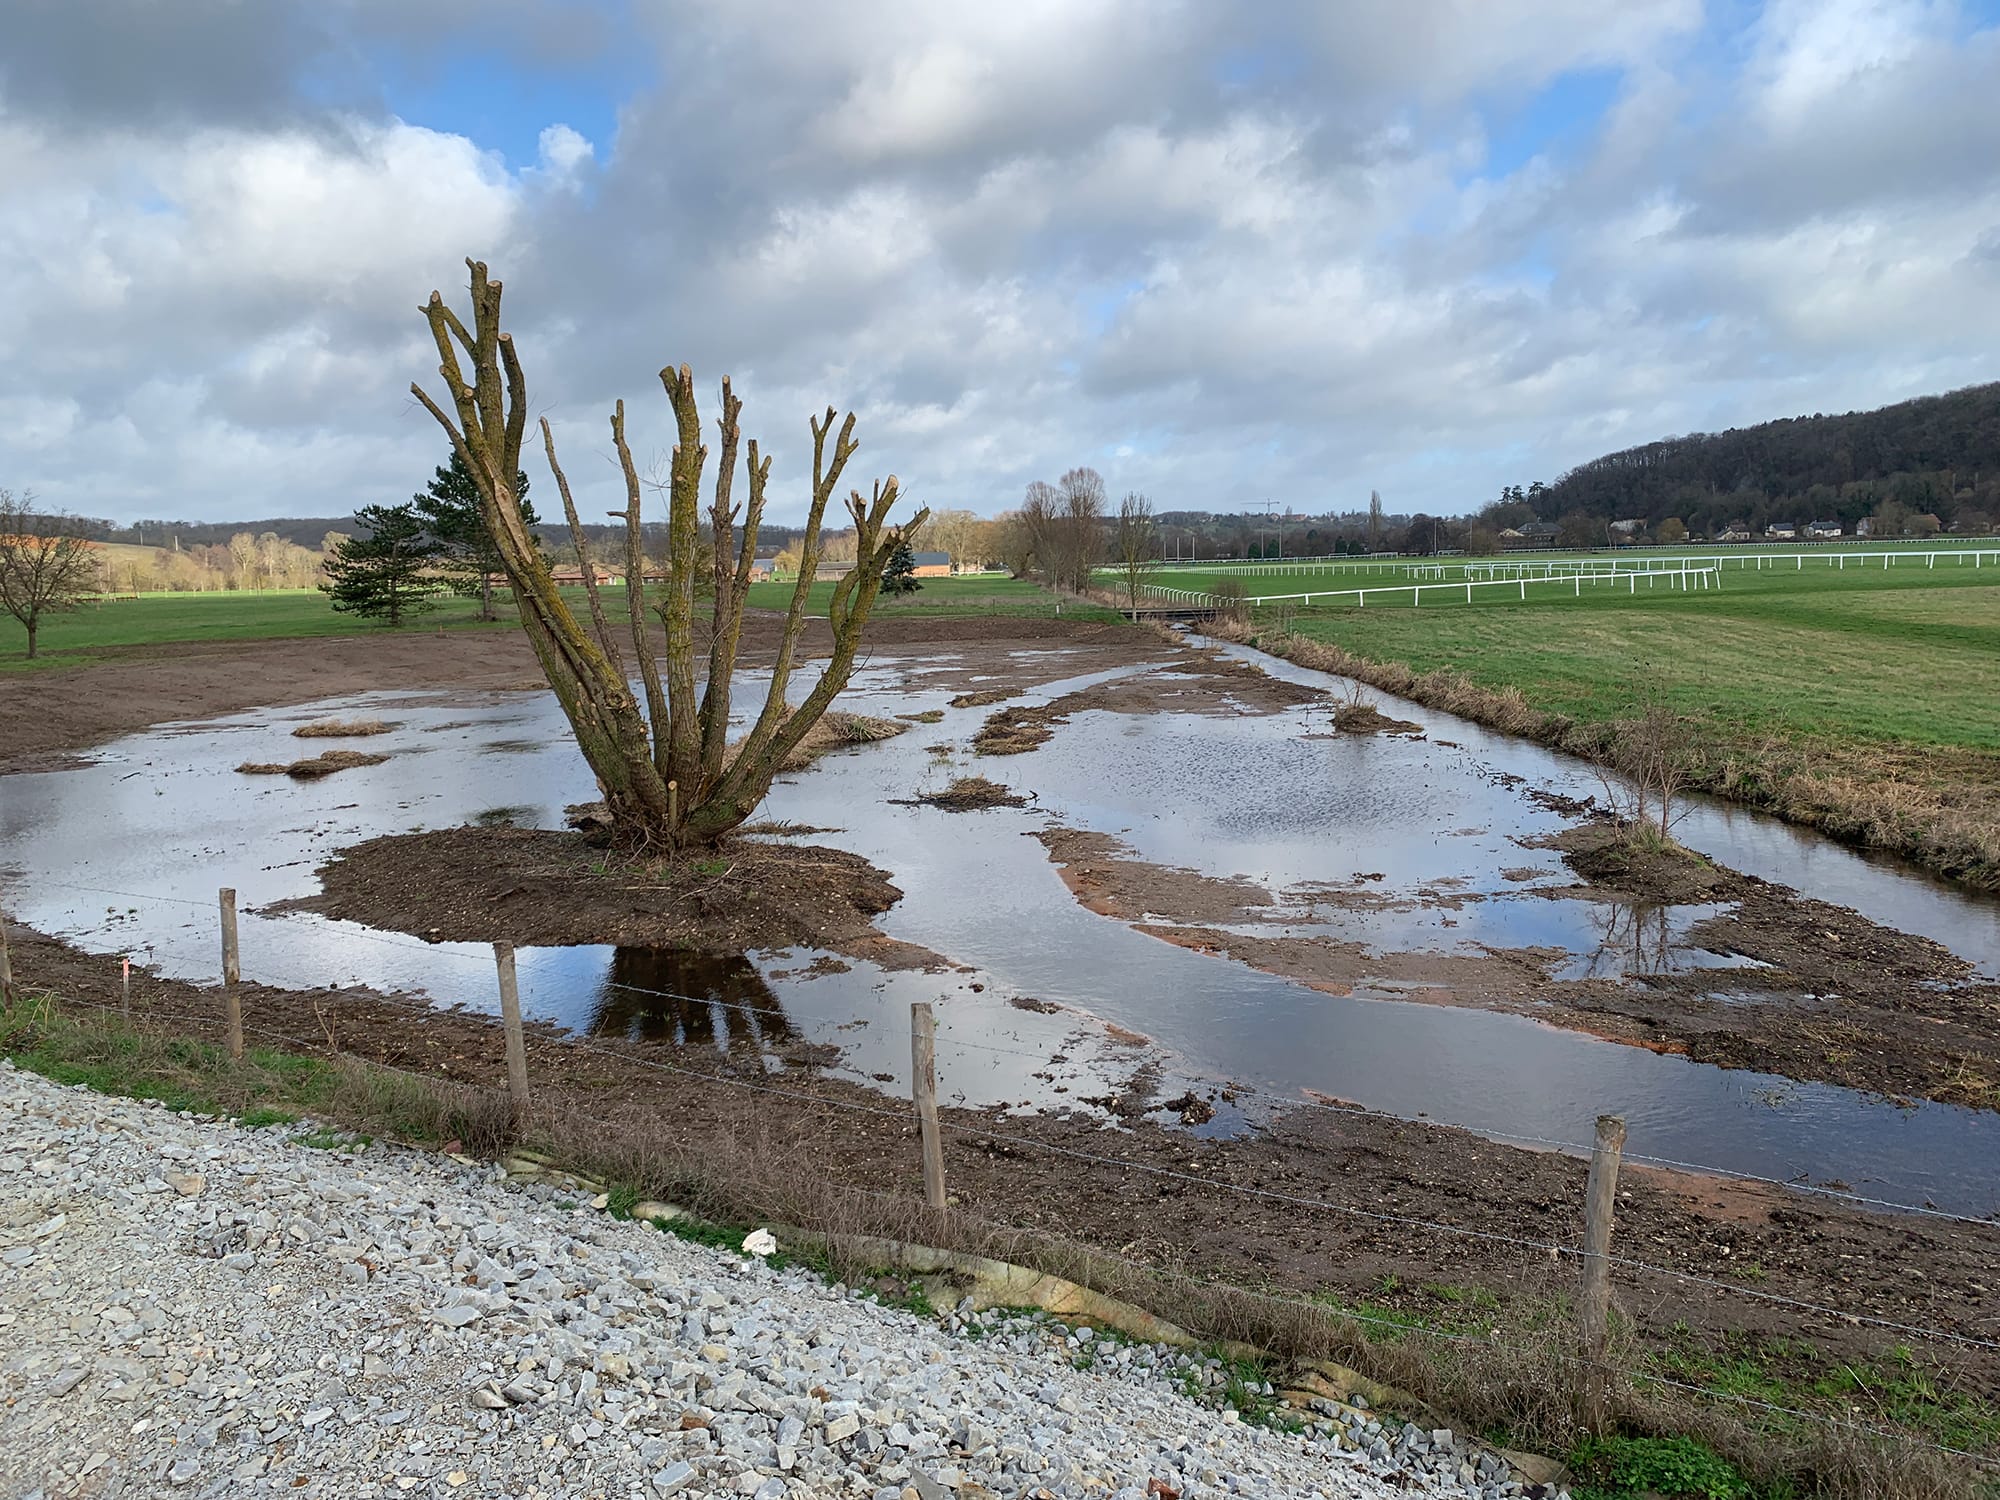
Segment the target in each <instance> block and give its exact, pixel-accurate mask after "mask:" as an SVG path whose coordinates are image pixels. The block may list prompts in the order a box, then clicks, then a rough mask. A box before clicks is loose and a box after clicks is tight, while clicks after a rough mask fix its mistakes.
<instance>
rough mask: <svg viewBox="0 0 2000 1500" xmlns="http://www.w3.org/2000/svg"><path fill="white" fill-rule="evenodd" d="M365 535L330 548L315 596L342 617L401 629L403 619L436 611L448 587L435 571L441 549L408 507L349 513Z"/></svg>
mask: <svg viewBox="0 0 2000 1500" xmlns="http://www.w3.org/2000/svg"><path fill="white" fill-rule="evenodd" d="M354 520H355V523H356V525H358V526H360V527H361V528H362V529H363V530H364V531H365V532H366V535H362V536H351V537H348V538H346V539H345V540H343V541H341V542H340V543H339V544H338V545H336V546H335V547H334V549H333V555H332V556H330V557H329V558H328V559H327V562H326V582H325V583H323V584H321V585H320V592H321V593H323V594H325V595H327V596H328V597H329V598H330V599H331V600H332V601H333V607H334V608H335V609H336V610H338V611H340V612H341V613H342V614H350V615H360V616H361V617H362V618H363V619H381V620H386V621H387V622H388V623H389V624H390V625H391V626H396V625H401V624H402V623H403V617H404V616H405V615H417V614H423V613H424V612H425V611H427V610H430V609H433V608H435V607H436V599H435V596H436V595H437V594H438V593H439V592H440V591H441V590H443V589H444V588H446V587H447V586H448V584H447V581H446V580H445V579H444V578H443V577H442V576H440V575H439V573H438V571H437V564H438V558H439V556H440V555H441V554H442V552H443V544H442V543H440V542H439V541H438V539H437V538H436V537H435V536H434V535H432V533H431V531H430V528H429V527H427V526H426V525H425V524H424V521H423V518H422V517H421V516H419V515H418V514H417V510H416V507H415V506H414V505H364V506H362V507H361V509H359V510H357V511H356V512H355V513H354Z"/></svg>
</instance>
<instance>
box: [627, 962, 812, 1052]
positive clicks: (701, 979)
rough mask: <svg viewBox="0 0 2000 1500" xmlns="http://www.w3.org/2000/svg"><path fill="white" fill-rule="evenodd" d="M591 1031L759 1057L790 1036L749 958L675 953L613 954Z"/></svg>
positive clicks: (789, 1027) (782, 1015)
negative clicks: (739, 1050)
mask: <svg viewBox="0 0 2000 1500" xmlns="http://www.w3.org/2000/svg"><path fill="white" fill-rule="evenodd" d="M715 1002H720V1004H717V1003H715ZM590 1030H591V1032H592V1034H593V1035H596V1036H622V1037H626V1038H629V1039H630V1040H632V1041H665V1042H674V1043H677V1044H680V1045H683V1046H716V1047H720V1048H722V1049H723V1050H724V1051H729V1050H731V1049H732V1048H735V1047H738V1046H748V1047H750V1048H751V1049H752V1050H753V1051H760V1050H762V1049H763V1048H764V1047H767V1046H771V1045H773V1044H775V1043H778V1042H782V1041H786V1040H789V1039H790V1037H791V1036H792V1034H793V1033H792V1023H791V1022H790V1020H788V1019H787V1018H786V1016H785V1010H784V1007H783V1006H782V1005H781V1004H779V1002H778V997H777V995H776V994H775V993H773V992H772V989H771V987H770V986H769V985H768V984H766V983H765V982H764V976H763V975H762V974H760V973H758V972H757V966H756V965H755V964H753V963H751V962H750V960H749V959H747V958H745V957H744V956H743V955H742V954H740V953H734V954H717V953H695V952H690V951H687V950H685V949H677V948H615V949H613V950H612V953H611V969H610V972H609V973H607V974H606V975H605V977H604V982H603V984H602V986H601V987H600V988H599V991H598V995H597V1005H596V1008H595V1010H594V1011H593V1013H592V1015H591V1020H590Z"/></svg>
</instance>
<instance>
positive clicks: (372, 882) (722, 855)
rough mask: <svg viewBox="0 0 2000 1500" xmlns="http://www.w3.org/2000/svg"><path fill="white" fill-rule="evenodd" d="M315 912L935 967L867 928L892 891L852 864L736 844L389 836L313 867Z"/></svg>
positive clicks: (539, 833)
mask: <svg viewBox="0 0 2000 1500" xmlns="http://www.w3.org/2000/svg"><path fill="white" fill-rule="evenodd" d="M318 873H319V878H320V886H321V889H320V892H319V894H317V895H314V896H308V897H303V898H301V899H299V900H297V901H291V902H286V903H285V904H284V905H282V906H280V907H276V908H273V909H274V910H277V911H313V912H318V913H320V914H321V915H323V916H329V917H337V918H340V919H342V920H345V921H350V922H361V923H364V924H366V925H367V926H370V927H375V928H380V929H382V930H384V931H388V932H406V933H409V934H411V935H412V936H414V937H420V938H424V939H426V940H427V941H430V942H482V943H486V942H499V941H506V942H512V943H518V944H522V945H529V946H544V945H553V946H561V945H566V944H573V943H610V944H614V945H616V946H619V947H627V948H685V949H693V950H695V951H697V952H702V953H725V954H726V953H753V952H760V951H768V950H773V949H780V948H795V947H804V948H821V949H826V950H828V951H831V952H835V953H844V954H846V955H847V956H848V957H850V958H867V959H872V960H873V961H874V962H876V963H878V964H881V965H882V966H883V967H885V968H892V969H912V968H926V967H931V966H936V965H942V964H943V962H944V960H942V959H941V958H939V957H938V956H937V955H936V954H935V953H932V952H930V951H929V950H928V949H925V948H919V947H917V946H915V945H914V944H911V943H902V942H897V941H896V940H894V939H893V938H890V937H887V936H885V935H884V934H883V933H882V931H881V929H880V928H878V927H876V926H875V925H874V922H873V920H872V919H873V918H874V917H876V916H879V915H880V914H881V913H883V912H885V911H887V910H888V909H889V908H890V907H891V906H893V905H895V904H896V902H897V900H898V899H899V898H900V897H901V896H902V894H903V893H902V892H901V891H900V890H899V889H897V887H896V886H894V885H893V884H891V883H890V881H889V877H888V876H887V875H885V874H884V873H883V872H882V871H881V870H879V869H877V868H876V867H875V866H874V865H872V864H870V863H869V862H868V861H867V860H865V859H863V858H861V856H859V855H858V854H849V853H847V852H846V851H844V850H840V849H826V848H820V847H816V846H808V847H801V846H798V845H795V844H767V843H761V842H759V841H757V840H755V839H747V838H739V839H731V840H728V841H727V842H725V843H724V844H723V845H722V846H721V847H720V848H718V849H715V850H702V851H699V853H698V854H681V855H678V856H675V857H672V858H652V859H648V858H643V857H636V856H632V855H626V854H621V853H617V852H614V851H611V850H607V849H603V848H600V847H597V846H595V845H593V844H592V843H591V842H590V841H589V840H587V839H586V837H585V836H584V835H583V834H581V833H561V832H556V831H554V830H551V829H542V828H505V827H499V828H446V829H440V830H437V831H435V832H431V833H411V834H390V835H388V836H386V837H383V838H376V839H370V840H368V841H367V842H366V843H362V844H356V845H355V846H354V847H353V848H351V849H347V850H344V851H342V853H341V854H339V855H338V856H337V857H335V858H334V859H333V860H331V861H329V862H328V863H327V864H324V865H322V866H321V867H320V869H319V872H318Z"/></svg>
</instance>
